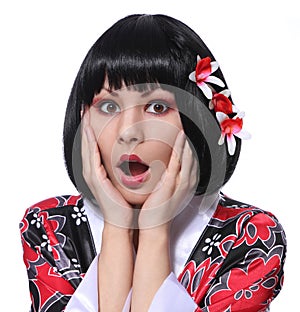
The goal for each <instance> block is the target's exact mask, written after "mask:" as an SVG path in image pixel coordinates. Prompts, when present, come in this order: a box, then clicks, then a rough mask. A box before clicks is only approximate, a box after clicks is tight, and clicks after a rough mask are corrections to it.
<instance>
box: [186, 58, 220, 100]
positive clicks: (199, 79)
mask: <svg viewBox="0 0 300 312" xmlns="http://www.w3.org/2000/svg"><path fill="white" fill-rule="evenodd" d="M218 67H219V65H218V63H217V62H215V61H214V62H211V59H210V57H205V58H203V59H201V58H200V56H199V55H198V56H197V65H196V70H195V71H193V72H192V73H190V75H189V79H190V80H191V81H194V82H196V85H197V86H198V87H199V88H200V89H201V91H202V92H203V94H204V95H205V96H206V98H207V99H209V100H211V99H212V96H213V94H212V90H211V88H210V87H209V86H208V85H207V83H213V84H215V85H218V86H220V87H225V84H224V82H223V81H222V80H221V79H220V78H218V77H215V76H211V74H212V73H213V72H215V71H216V70H217V69H218Z"/></svg>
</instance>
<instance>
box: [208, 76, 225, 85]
mask: <svg viewBox="0 0 300 312" xmlns="http://www.w3.org/2000/svg"><path fill="white" fill-rule="evenodd" d="M205 81H206V82H210V83H213V84H215V85H217V86H219V87H225V84H224V82H223V81H222V80H221V79H220V78H218V77H215V76H208V77H207V78H206V79H205Z"/></svg>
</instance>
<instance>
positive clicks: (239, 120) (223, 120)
mask: <svg viewBox="0 0 300 312" xmlns="http://www.w3.org/2000/svg"><path fill="white" fill-rule="evenodd" d="M244 115H245V113H244V112H238V113H237V114H236V115H235V116H234V117H233V118H230V117H229V116H228V115H226V114H225V113H223V112H216V117H217V120H218V121H219V124H220V127H221V137H220V139H219V142H218V144H219V145H222V144H223V143H224V140H225V137H226V141H227V146H228V153H229V155H234V152H235V147H236V141H235V138H234V136H236V137H238V138H240V139H244V140H247V139H250V138H251V135H250V134H249V133H248V132H247V131H246V130H244V129H242V128H243V117H244Z"/></svg>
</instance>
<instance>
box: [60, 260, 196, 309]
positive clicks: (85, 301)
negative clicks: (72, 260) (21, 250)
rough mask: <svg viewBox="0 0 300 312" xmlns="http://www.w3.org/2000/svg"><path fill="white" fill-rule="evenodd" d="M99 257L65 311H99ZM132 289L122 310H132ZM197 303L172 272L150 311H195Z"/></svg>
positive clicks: (159, 290) (157, 294)
mask: <svg viewBox="0 0 300 312" xmlns="http://www.w3.org/2000/svg"><path fill="white" fill-rule="evenodd" d="M97 259H98V257H96V259H95V260H94V261H93V263H92V264H91V266H90V268H89V270H88V272H87V273H86V276H85V278H84V279H83V281H82V282H81V284H80V285H79V286H78V288H77V289H76V291H75V292H74V294H73V296H72V298H71V299H70V301H69V303H68V305H67V307H66V309H65V312H98V286H97ZM130 301H131V291H130V293H129V294H128V297H127V300H126V302H125V305H124V308H123V310H122V312H129V311H130ZM196 308H197V305H196V303H195V302H194V301H193V299H192V298H191V297H190V295H189V294H188V293H187V291H186V290H185V288H184V287H183V286H182V285H181V284H180V283H179V282H178V280H177V278H176V276H175V275H174V273H171V274H170V275H169V276H168V277H167V278H166V280H165V281H164V283H163V284H162V285H161V287H160V288H159V289H158V291H157V293H156V294H155V296H154V298H153V301H152V303H151V306H150V308H149V312H165V311H172V312H182V311H185V312H194V311H195V309H196Z"/></svg>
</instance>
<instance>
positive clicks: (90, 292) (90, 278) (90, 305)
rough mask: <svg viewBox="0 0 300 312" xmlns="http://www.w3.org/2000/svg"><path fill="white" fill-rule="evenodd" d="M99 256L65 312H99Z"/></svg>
mask: <svg viewBox="0 0 300 312" xmlns="http://www.w3.org/2000/svg"><path fill="white" fill-rule="evenodd" d="M97 263H98V256H97V257H95V259H94V260H93V262H92V263H91V265H90V267H89V269H88V271H87V273H86V274H85V277H84V279H83V280H82V282H81V283H80V285H79V286H78V288H77V289H76V291H75V292H74V294H73V296H72V298H71V299H70V301H69V302H68V304H67V306H66V309H65V312H98V280H97V276H98V274H97V271H98V267H97Z"/></svg>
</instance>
